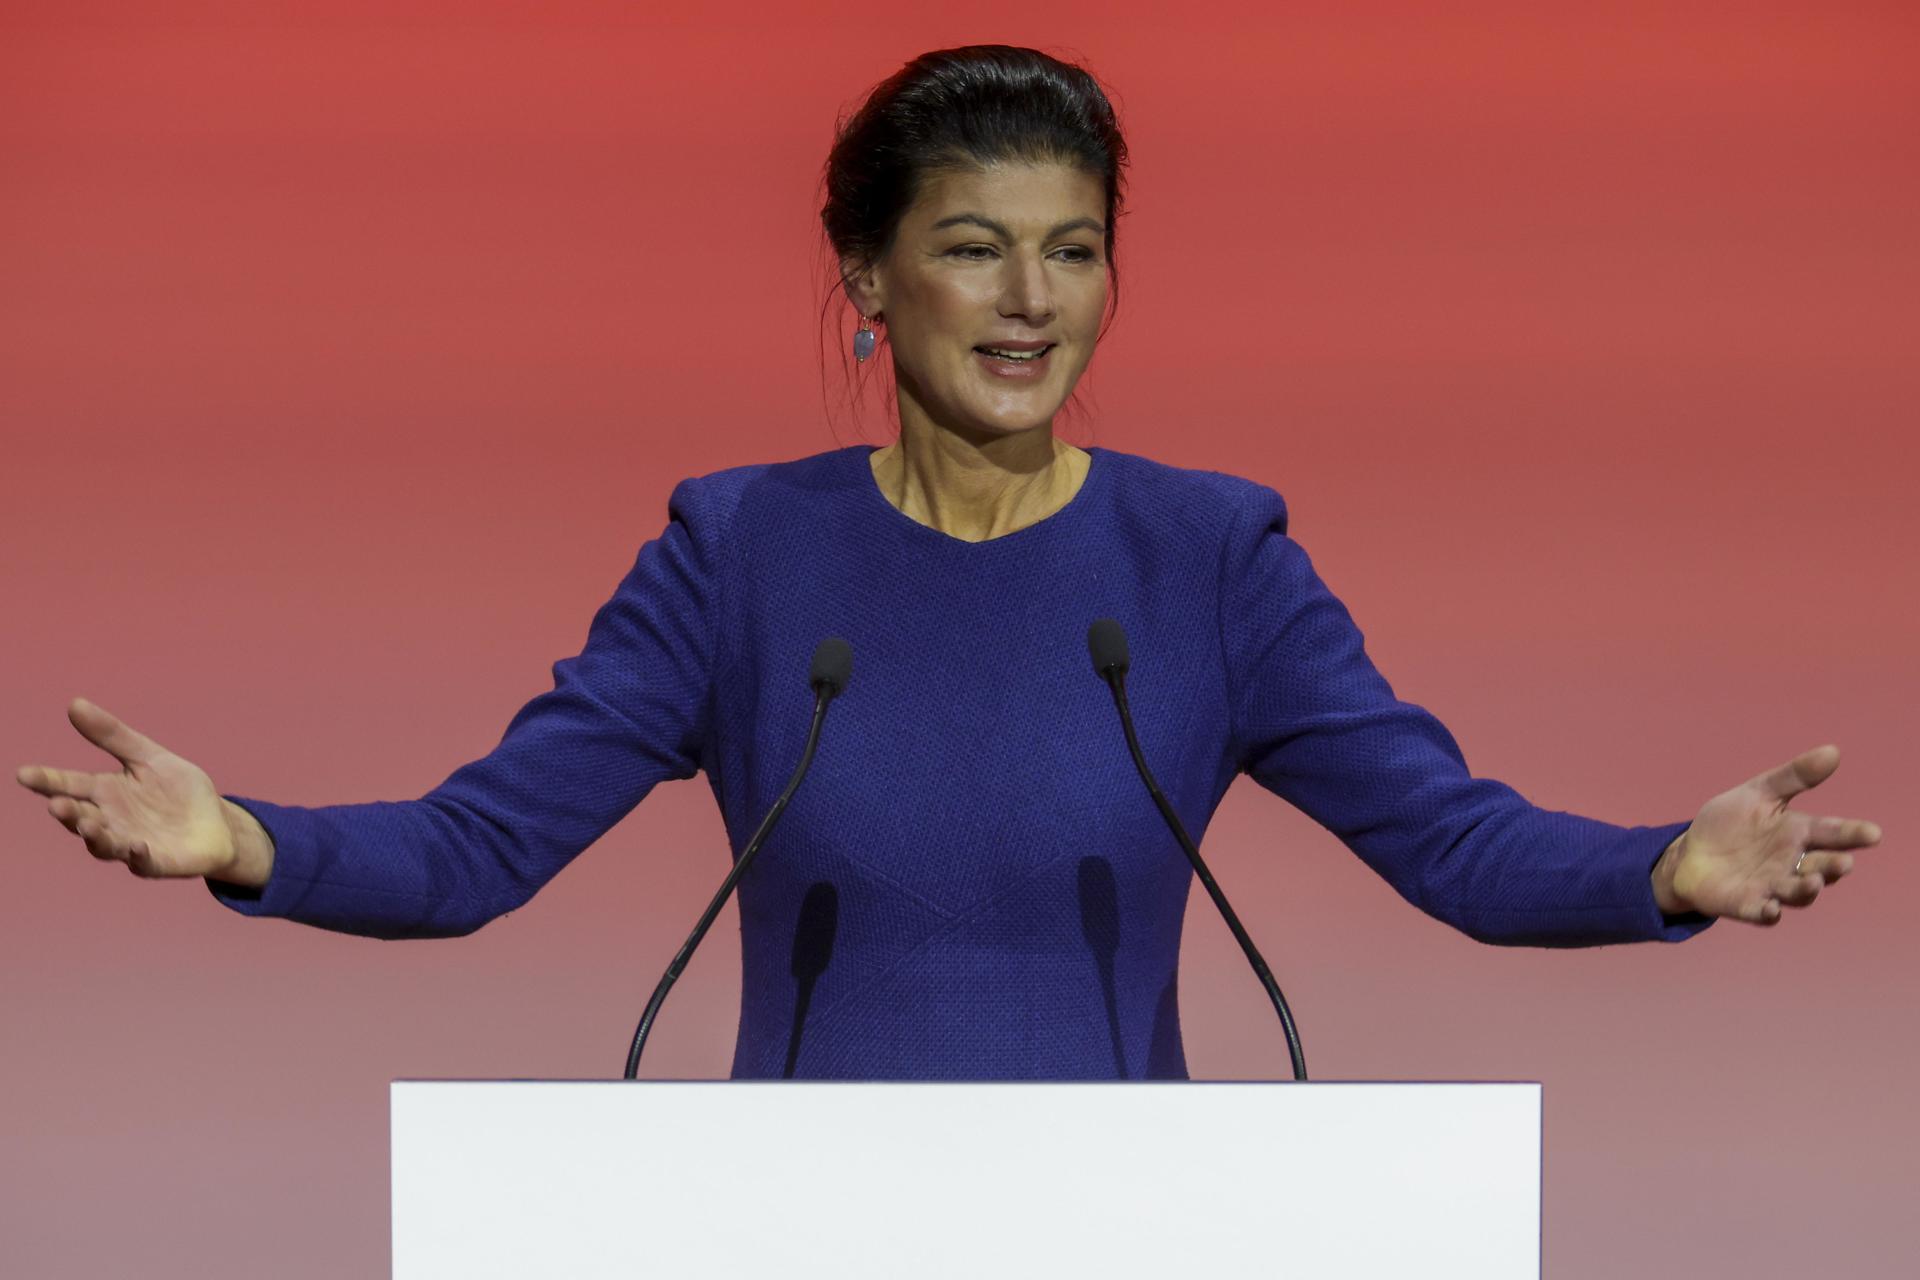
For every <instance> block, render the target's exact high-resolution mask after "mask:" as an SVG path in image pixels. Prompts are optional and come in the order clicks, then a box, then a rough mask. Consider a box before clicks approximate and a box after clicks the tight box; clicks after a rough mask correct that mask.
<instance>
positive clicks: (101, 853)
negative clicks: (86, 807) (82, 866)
mask: <svg viewBox="0 0 1920 1280" xmlns="http://www.w3.org/2000/svg"><path fill="white" fill-rule="evenodd" d="M73 833H74V834H75V835H77V836H79V837H80V838H81V839H82V840H84V841H85V842H86V845H87V852H88V853H90V854H92V855H93V856H94V857H96V858H98V859H100V860H101V861H102V862H124V861H125V860H126V856H127V849H126V842H125V841H123V840H120V839H118V838H117V837H115V836H114V834H113V832H112V830H111V829H110V828H109V827H108V826H107V823H106V819H105V818H103V817H101V816H100V813H99V811H98V810H95V811H94V812H92V813H87V814H82V815H81V816H80V817H78V818H76V819H75V820H74V823H73Z"/></svg>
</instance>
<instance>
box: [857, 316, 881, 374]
mask: <svg viewBox="0 0 1920 1280" xmlns="http://www.w3.org/2000/svg"><path fill="white" fill-rule="evenodd" d="M879 341H880V337H879V335H878V334H876V333H874V331H873V321H872V320H871V319H869V318H868V317H866V316H865V315H862V316H861V317H860V327H859V328H857V329H855V330H854V331H853V358H854V359H855V360H856V361H858V362H860V363H862V364H865V363H866V359H867V357H868V356H870V355H872V354H873V348H874V344H875V343H877V342H879Z"/></svg>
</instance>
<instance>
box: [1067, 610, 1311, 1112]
mask: <svg viewBox="0 0 1920 1280" xmlns="http://www.w3.org/2000/svg"><path fill="white" fill-rule="evenodd" d="M1087 651H1088V652H1089V653H1091V654H1092V655H1093V669H1094V672H1095V673H1096V674H1098V675H1099V677H1100V678H1101V679H1102V680H1105V681H1106V682H1107V687H1108V688H1110V689H1112V690H1113V701H1114V705H1115V706H1117V707H1119V708H1120V726H1121V727H1122V728H1123V729H1125V730H1126V731H1127V748H1128V750H1130V751H1132V752H1133V763H1134V767H1135V768H1137V769H1139V770H1140V776H1141V777H1142V778H1143V779H1145V780H1146V784H1147V793H1148V794H1149V795H1151V796H1152V797H1153V802H1154V803H1155V804H1157V805H1159V806H1160V813H1161V815H1162V816H1164V817H1165V818H1166V820H1167V825H1168V826H1169V827H1172V828H1173V834H1174V836H1175V838H1177V839H1178V840H1179V841H1180V847H1181V848H1182V849H1184V850H1186V852H1187V861H1188V862H1191V863H1192V864H1193V871H1194V874H1195V875H1197V876H1199V877H1200V883H1201V884H1203V885H1205V886H1206V887H1207V893H1208V895H1209V896H1211V897H1212V898H1213V905H1214V906H1216V907H1218V908H1220V914H1221V915H1222V916H1224V917H1225V918H1226V921H1227V928H1229V929H1231V930H1233V936H1234V939H1235V941H1237V942H1239V944H1240V949H1241V950H1242V951H1244V952H1246V953H1247V963H1248V964H1250V965H1252V966H1253V971H1254V973H1255V974H1257V975H1258V976H1259V978H1260V982H1261V984H1262V985H1263V986H1265V987H1266V989H1267V994H1268V995H1269V996H1271V997H1272V998H1273V1007H1274V1010H1275V1011H1276V1012H1277V1013H1279V1015H1280V1026H1281V1027H1282V1028H1283V1029H1284V1030H1285V1031H1286V1033H1287V1052H1288V1053H1289V1054H1291V1055H1292V1057H1293V1078H1294V1079H1295V1080H1305V1079H1306V1078H1307V1059H1306V1055H1305V1054H1304V1053H1302V1052H1301V1050H1300V1033H1299V1032H1298V1031H1296V1030H1294V1026H1293V1013H1292V1011H1291V1010H1289V1009H1288V1008H1287V1000H1286V997H1285V996H1283V995H1281V994H1280V988H1279V986H1278V985H1277V984H1276V983H1275V982H1274V980H1273V974H1272V973H1270V972H1268V970H1267V962H1266V961H1265V960H1262V959H1261V958H1260V952H1259V950H1258V949H1257V948H1256V947H1255V946H1254V945H1253V939H1252V938H1249V937H1248V936H1247V931H1246V930H1245V929H1243V928H1241V927H1240V917H1238V916H1236V915H1234V914H1233V908H1232V907H1230V906H1228V905H1227V898H1226V895H1225V894H1223V893H1221V892H1220V886H1219V885H1217V884H1215V883H1214V882H1213V875H1212V873H1211V872H1209V871H1208V870H1207V864H1206V863H1204V862H1202V861H1200V850H1198V849H1196V848H1194V846H1193V841H1192V840H1190V839H1188V838H1187V829H1186V828H1185V827H1183V826H1181V825H1180V818H1179V815H1178V814H1176V813H1174V811H1173V806H1172V805H1170V804H1168V803H1167V798H1166V796H1164V795H1162V794H1161V793H1160V784H1159V783H1157V782H1155V781H1154V780H1153V771H1152V770H1150V769H1148V768H1147V759H1146V757H1145V756H1144V755H1142V754H1141V753H1140V740H1139V738H1137V737H1135V736H1134V732H1133V713H1132V712H1130V711H1128V710H1127V688H1126V685H1127V665H1128V663H1127V633H1126V632H1125V631H1122V630H1121V629H1120V624H1119V623H1117V622H1115V621H1114V620H1113V619H1112V618H1101V619H1099V620H1098V621H1096V622H1095V623H1094V624H1093V625H1092V626H1090V627H1088V628H1087Z"/></svg>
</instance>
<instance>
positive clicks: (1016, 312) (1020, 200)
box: [853, 164, 1107, 439]
mask: <svg viewBox="0 0 1920 1280" xmlns="http://www.w3.org/2000/svg"><path fill="white" fill-rule="evenodd" d="M1105 209H1106V189H1105V187H1104V186H1103V185H1102V184H1101V181H1100V179H1099V178H1097V177H1095V176H1093V175H1091V174H1088V173H1085V172H1082V171H1081V170H1079V169H1074V168H1070V167H1068V166H1064V165H1054V164H1047V165H1029V164H1005V165H995V166H993V167H991V168H988V169H985V170H981V171H972V172H966V173H940V174H936V175H934V176H933V177H932V178H931V179H930V181H929V182H928V184H927V185H926V187H925V188H924V189H923V191H922V192H921V195H920V198H919V200H918V201H917V202H916V203H915V204H914V206H913V207H912V208H911V209H909V210H908V211H907V213H906V215H905V217H903V218H902V219H901V223H900V229H899V232H898V234H897V235H896V236H895V237H894V242H893V245H892V246H891V247H890V248H889V249H888V251H887V254H886V256H885V257H884V258H883V259H882V260H881V261H880V263H879V264H878V265H877V266H876V267H875V268H874V270H873V271H872V272H871V273H870V274H869V275H868V276H866V277H864V278H863V279H862V281H860V282H858V283H856V285H855V287H854V291H853V294H854V302H855V304H856V305H858V306H860V307H861V309H862V310H863V311H864V312H865V313H866V314H868V315H873V314H874V313H875V312H876V311H877V312H878V313H880V316H881V319H882V320H883V321H884V323H885V325H886V330H887V342H888V344H889V345H890V346H891V348H892V350H893V360H894V370H895V373H896V375H897V381H898V385H899V393H900V415H901V419H902V428H903V430H904V429H905V426H906V419H907V418H908V417H909V415H912V416H915V417H917V418H919V419H920V420H921V421H923V422H925V423H927V424H929V425H939V426H943V427H946V428H948V429H950V430H954V431H958V432H960V433H961V434H962V435H965V436H968V437H969V438H975V439H981V438H986V437H993V436H1001V435H1008V434H1012V433H1015V432H1020V431H1028V430H1031V429H1033V428H1035V427H1042V426H1046V425H1048V424H1050V423H1051V422H1052V421H1053V415H1054V413H1055V412H1056V411H1057V410H1058V409H1059V408H1060V406H1061V404H1062V403H1064V402H1065V400H1066V398H1067V396H1068V394H1069V393H1071V392H1072V390H1073V387H1074V384H1075V383H1076V382H1078V381H1079V379H1080V373H1081V371H1082V370H1083V369H1085V368H1086V367H1087V362H1088V361H1089V360H1091V359H1092V358H1093V345H1094V340H1095V337H1096V335H1097V333H1098V332H1099V328H1100V319H1101V315H1102V313H1103V311H1104V309H1105V307H1106V302H1107V263H1106V250H1105V243H1106V242H1105V232H1106V228H1105V226H1104V224H1103V222H1102V215H1103V214H1104V212H1105ZM1035 341H1039V342H1046V343H1050V344H1052V345H1051V346H1050V347H1049V348H1048V349H1047V351H1046V353H1045V354H1044V355H1043V356H1041V357H1039V358H1038V359H1035V360H1033V361H1031V362H1028V363H1012V362H1008V361H1003V360H999V359H996V358H995V357H993V356H990V355H985V354H983V353H982V352H980V351H979V350H978V348H979V347H981V346H983V345H985V346H991V345H995V344H997V343H1007V342H1012V343H1016V344H1030V343H1032V342H1035Z"/></svg>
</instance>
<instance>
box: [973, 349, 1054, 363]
mask: <svg viewBox="0 0 1920 1280" xmlns="http://www.w3.org/2000/svg"><path fill="white" fill-rule="evenodd" d="M980 350H982V351H984V352H986V353H987V354H988V355H993V356H999V357H1000V358H1001V359H1002V360H1037V359H1039V358H1040V357H1041V356H1043V355H1045V354H1046V353H1047V348H1045V347H1042V348H1040V349H1039V350H1038V351H1004V350H1002V349H1001V348H999V347H982V348H980Z"/></svg>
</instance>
